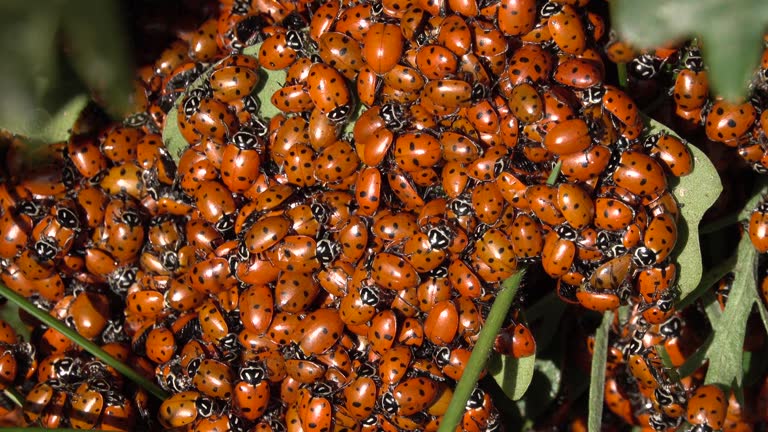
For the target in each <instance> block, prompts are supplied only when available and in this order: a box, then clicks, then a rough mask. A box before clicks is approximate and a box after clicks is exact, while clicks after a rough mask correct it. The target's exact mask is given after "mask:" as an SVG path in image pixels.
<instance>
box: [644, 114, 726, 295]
mask: <svg viewBox="0 0 768 432" xmlns="http://www.w3.org/2000/svg"><path fill="white" fill-rule="evenodd" d="M648 125H649V128H650V132H651V133H657V132H665V133H667V134H670V135H674V136H677V137H678V138H679V136H678V135H677V134H676V133H675V132H674V131H673V130H671V129H669V128H668V127H666V126H664V125H663V124H661V123H659V122H657V121H656V120H653V119H648ZM688 149H689V150H690V151H691V155H692V156H693V171H692V172H691V173H690V174H689V175H687V176H685V177H680V179H679V182H678V183H677V185H675V186H674V188H673V189H672V194H673V195H674V196H675V198H676V199H677V202H678V203H679V204H680V220H679V221H678V223H677V231H678V236H677V246H676V247H675V250H674V252H673V257H674V259H675V260H676V261H677V263H678V264H679V271H678V284H679V286H680V299H681V300H682V299H684V298H685V297H686V296H687V295H688V294H689V293H691V292H692V291H693V290H695V289H696V287H697V286H698V285H699V281H701V275H702V271H703V267H702V262H701V245H700V243H699V223H700V222H701V218H702V217H704V213H705V212H706V211H707V210H708V209H709V208H710V207H711V206H712V204H714V203H715V201H716V200H717V197H719V196H720V192H722V190H723V186H722V184H721V183H720V176H719V175H718V173H717V170H716V169H715V166H714V165H712V162H710V160H709V158H707V156H706V155H705V154H704V152H702V151H701V150H699V149H698V148H696V147H695V146H692V145H689V146H688Z"/></svg>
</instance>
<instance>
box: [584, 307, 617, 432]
mask: <svg viewBox="0 0 768 432" xmlns="http://www.w3.org/2000/svg"><path fill="white" fill-rule="evenodd" d="M612 322H613V311H608V312H606V313H605V314H603V321H602V322H601V323H600V327H598V328H597V331H596V332H595V349H594V353H593V354H592V370H591V371H590V380H589V417H588V418H587V430H588V431H589V432H599V431H600V427H601V425H602V423H603V397H604V396H605V360H606V357H607V356H608V329H610V327H611V323H612Z"/></svg>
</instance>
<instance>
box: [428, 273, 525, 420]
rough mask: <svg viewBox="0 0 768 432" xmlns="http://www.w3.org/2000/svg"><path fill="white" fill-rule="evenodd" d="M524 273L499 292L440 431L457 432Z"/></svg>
mask: <svg viewBox="0 0 768 432" xmlns="http://www.w3.org/2000/svg"><path fill="white" fill-rule="evenodd" d="M524 275H525V268H524V267H523V268H521V269H520V270H519V271H518V272H517V273H516V274H514V275H512V276H510V277H509V278H508V279H506V280H505V281H504V282H502V284H501V290H500V291H499V292H498V293H497V294H496V299H495V300H494V301H493V305H492V306H491V311H490V312H489V313H488V318H486V320H485V325H484V326H483V329H482V330H481V331H480V336H479V337H478V339H477V342H475V347H474V348H473V349H472V355H470V356H469V362H468V364H467V367H466V369H464V374H463V375H462V376H461V379H460V380H459V382H458V384H457V385H456V389H455V390H454V393H453V397H452V398H451V402H450V403H449V404H448V409H447V411H446V413H445V416H444V417H443V421H442V422H441V423H440V428H439V429H438V432H454V431H455V430H456V426H458V424H459V422H460V421H461V417H462V415H463V414H464V411H465V407H466V405H467V401H468V400H469V395H470V394H471V393H472V390H474V388H475V384H476V383H477V380H478V378H479V377H480V372H482V370H483V369H484V368H485V365H486V363H487V362H488V358H489V356H490V353H491V348H493V342H494V340H495V339H496V335H497V334H499V330H500V329H501V325H502V323H503V322H504V318H505V317H506V316H507V313H508V312H509V308H510V307H511V306H512V303H513V301H514V300H515V294H517V289H518V288H520V282H521V281H522V280H523V276H524Z"/></svg>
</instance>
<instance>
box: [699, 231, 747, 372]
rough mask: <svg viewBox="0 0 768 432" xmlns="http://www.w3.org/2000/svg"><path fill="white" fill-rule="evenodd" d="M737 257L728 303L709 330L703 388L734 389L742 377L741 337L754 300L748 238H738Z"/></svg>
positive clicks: (742, 340)
mask: <svg viewBox="0 0 768 432" xmlns="http://www.w3.org/2000/svg"><path fill="white" fill-rule="evenodd" d="M738 257H739V258H738V263H737V264H736V267H735V268H734V274H735V278H734V280H733V284H732V285H731V291H730V293H729V294H728V302H727V303H726V305H725V310H724V311H723V315H722V317H721V318H720V320H718V322H717V323H716V324H715V325H713V329H712V330H713V333H714V338H713V339H712V344H711V345H710V346H709V349H708V350H707V358H709V368H708V369H707V376H706V383H707V384H719V385H722V386H725V387H730V386H731V384H732V383H733V382H734V381H735V382H736V383H737V385H741V381H742V378H743V376H744V374H743V369H742V352H743V346H744V336H745V335H746V330H747V319H748V318H749V314H750V312H751V310H752V304H753V303H754V302H755V300H756V299H757V293H756V292H755V288H754V286H755V280H756V276H757V253H756V251H755V248H754V247H753V246H752V242H751V241H750V240H749V236H742V238H741V241H740V242H739V247H738Z"/></svg>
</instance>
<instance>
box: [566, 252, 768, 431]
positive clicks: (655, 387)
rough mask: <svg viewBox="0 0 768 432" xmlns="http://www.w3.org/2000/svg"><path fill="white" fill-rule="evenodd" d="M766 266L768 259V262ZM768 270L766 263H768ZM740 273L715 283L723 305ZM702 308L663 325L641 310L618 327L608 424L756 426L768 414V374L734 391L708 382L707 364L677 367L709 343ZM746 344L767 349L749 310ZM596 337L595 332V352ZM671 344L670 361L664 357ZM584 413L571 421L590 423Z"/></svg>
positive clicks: (610, 362)
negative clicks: (682, 372)
mask: <svg viewBox="0 0 768 432" xmlns="http://www.w3.org/2000/svg"><path fill="white" fill-rule="evenodd" d="M762 266H763V267H764V264H762ZM762 271H763V272H764V269H763V270H762ZM733 281H734V277H733V274H729V275H727V276H726V277H725V278H723V279H722V280H720V281H719V282H718V283H717V284H715V286H714V287H713V288H712V291H711V294H712V295H713V296H714V297H716V298H717V302H716V303H715V305H716V306H715V307H718V306H719V309H720V310H721V311H722V310H724V309H725V306H726V303H727V301H728V294H729V292H730V290H731V286H732V284H733ZM761 288H762V289H761V292H762V298H763V301H765V300H766V299H767V298H768V297H766V294H768V291H766V288H768V278H765V277H764V278H763V279H762V281H761ZM709 331H711V330H710V329H709V328H708V324H707V320H706V318H705V317H704V316H703V314H702V312H701V309H700V308H697V307H695V306H692V307H689V308H686V309H685V310H683V311H679V312H677V313H675V315H674V316H673V317H672V318H670V319H669V320H667V321H666V322H665V323H663V324H661V325H652V326H649V325H648V324H647V323H646V322H644V320H643V318H642V316H641V315H640V314H639V313H638V311H637V310H633V311H632V312H631V314H630V315H629V316H628V317H627V318H625V319H621V318H619V317H617V318H616V319H615V321H614V323H613V324H612V326H611V328H610V339H609V347H608V357H607V364H606V381H605V406H606V408H607V409H608V411H610V415H609V416H608V417H606V418H605V423H604V425H603V426H604V429H606V428H607V430H614V429H612V428H616V429H615V430H620V429H619V428H620V426H621V425H631V426H638V427H641V428H642V430H648V431H650V430H657V431H659V430H664V431H673V430H678V428H679V427H680V426H682V425H683V424H684V422H687V423H689V424H690V425H692V426H693V429H692V430H695V431H713V430H722V431H731V432H735V431H753V430H760V429H759V428H758V427H759V425H761V424H765V422H766V421H768V417H766V413H768V379H766V377H765V376H764V373H761V374H760V376H758V377H756V378H755V379H752V380H750V382H749V383H745V385H744V388H743V389H742V391H743V395H741V396H739V397H737V396H736V394H735V393H734V392H733V391H731V392H730V393H726V392H724V391H723V389H722V388H720V387H719V386H716V385H705V384H704V379H705V375H706V372H707V365H706V364H704V365H702V366H701V367H699V368H698V369H697V370H695V371H694V372H692V373H690V374H689V375H688V376H685V377H682V378H681V377H680V376H679V375H678V374H677V372H676V370H677V369H676V368H679V367H681V366H683V365H684V364H685V363H686V361H687V360H689V359H690V358H691V357H692V355H693V354H694V353H695V352H696V350H697V349H698V348H699V347H700V346H701V345H702V343H703V342H704V340H705V339H706V336H707V334H708V332H709ZM747 335H748V336H747V338H746V340H745V343H744V350H745V351H749V352H754V353H757V352H760V351H761V350H762V349H764V347H765V333H764V332H763V331H762V323H761V322H760V318H759V314H758V313H757V312H754V313H753V314H752V315H750V317H749V321H748V325H747ZM593 346H594V340H593V339H592V337H591V336H587V348H588V350H589V352H590V353H591V352H592V350H593ZM657 347H663V348H664V353H666V354H665V355H666V356H667V358H668V363H665V361H664V360H662V357H661V354H660V352H659V348H657ZM584 423H585V422H584V419H583V418H581V417H576V418H575V419H573V420H572V421H571V424H570V427H571V428H572V430H586V428H585V426H584Z"/></svg>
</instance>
